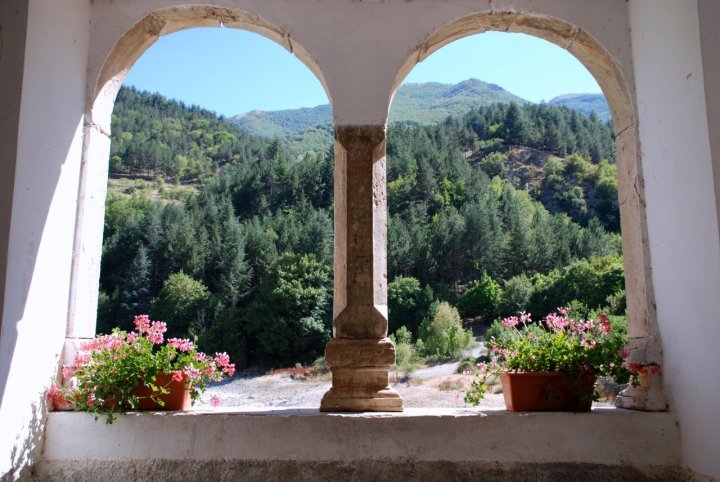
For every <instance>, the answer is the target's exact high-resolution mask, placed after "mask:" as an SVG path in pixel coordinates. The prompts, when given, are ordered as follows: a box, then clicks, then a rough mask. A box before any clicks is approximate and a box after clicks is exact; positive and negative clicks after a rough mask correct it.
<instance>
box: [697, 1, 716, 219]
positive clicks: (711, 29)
mask: <svg viewBox="0 0 720 482" xmlns="http://www.w3.org/2000/svg"><path fill="white" fill-rule="evenodd" d="M698 18H699V20H700V49H701V52H702V63H703V74H704V78H703V80H704V81H705V101H706V103H707V118H708V132H709V134H710V151H711V153H712V160H713V172H714V174H715V202H716V205H717V212H718V216H719V217H720V50H718V45H720V29H718V25H720V3H718V2H716V1H713V0H699V1H698Z"/></svg>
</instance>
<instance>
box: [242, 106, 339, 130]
mask: <svg viewBox="0 0 720 482" xmlns="http://www.w3.org/2000/svg"><path fill="white" fill-rule="evenodd" d="M231 120H232V121H233V122H235V123H236V124H238V125H239V126H240V127H242V128H243V129H245V130H246V131H247V132H249V133H250V134H253V135H256V136H261V137H287V136H289V135H291V134H297V133H298V132H302V131H304V130H307V129H308V128H310V127H315V126H319V125H323V124H330V123H331V122H332V109H331V108H330V104H323V105H319V106H317V107H303V108H302V109H287V110H275V111H262V110H253V111H250V112H248V113H246V114H240V115H236V116H234V117H232V118H231Z"/></svg>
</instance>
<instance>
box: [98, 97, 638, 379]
mask: <svg viewBox="0 0 720 482" xmlns="http://www.w3.org/2000/svg"><path fill="white" fill-rule="evenodd" d="M112 132H113V138H112V153H111V166H110V168H111V174H112V176H113V177H133V178H137V177H139V178H144V179H146V180H148V181H145V182H144V183H143V184H142V186H140V187H141V188H136V187H132V188H130V189H126V190H123V191H120V192H118V191H117V190H113V189H110V191H109V192H110V193H109V195H108V198H107V203H106V216H105V233H104V243H103V258H102V269H101V294H100V302H99V306H98V330H99V331H101V332H107V331H109V330H110V329H111V328H112V327H114V326H121V327H123V328H129V323H130V320H131V319H132V315H133V314H136V313H150V314H151V316H152V317H153V318H154V319H162V320H164V321H166V322H167V323H168V331H169V332H170V334H171V335H173V336H175V335H178V336H179V335H183V336H184V335H189V336H192V337H197V338H198V342H199V343H200V344H201V345H202V348H203V349H205V350H208V351H213V350H220V351H227V352H228V353H230V354H231V355H232V357H233V360H234V361H235V362H236V363H237V364H238V366H239V367H249V366H272V367H278V366H287V365H292V364H294V363H298V362H299V363H308V362H312V361H313V360H314V359H315V358H317V357H319V356H321V355H322V353H323V350H324V345H325V343H326V341H327V340H328V339H329V337H330V333H331V331H330V313H331V306H332V298H331V297H332V246H333V240H332V236H333V232H332V202H333V199H332V195H333V189H332V182H333V173H332V169H333V155H332V151H331V150H330V149H327V150H325V151H324V152H321V153H319V154H318V153H315V152H310V153H307V154H306V155H304V156H302V157H301V158H298V157H297V156H295V155H292V154H291V153H290V152H289V151H288V148H287V142H286V141H285V140H284V139H278V138H276V139H263V138H258V137H253V136H250V135H249V134H247V133H245V132H244V131H243V130H242V129H241V128H239V127H238V126H237V125H236V124H234V123H232V122H230V121H229V120H226V119H223V118H221V117H218V116H216V115H215V114H213V113H211V112H209V111H206V110H203V109H200V108H198V107H194V106H191V107H188V106H185V105H183V104H182V103H179V102H175V101H170V100H167V99H165V98H164V97H162V96H161V95H158V94H149V93H145V92H139V91H136V90H133V89H127V88H123V89H122V90H121V92H120V95H119V96H118V100H117V102H116V106H115V111H114V115H113V126H112ZM387 153H388V208H389V214H390V217H389V226H388V264H389V266H388V271H389V280H390V282H389V287H388V293H389V303H390V306H389V313H390V329H391V331H392V332H395V331H396V330H398V329H400V328H401V327H405V328H404V329H401V331H400V334H399V336H401V337H402V338H403V339H411V340H418V339H420V340H423V341H424V342H425V344H427V345H428V346H429V345H430V344H431V343H430V342H431V341H432V335H433V331H432V326H433V325H432V320H433V318H437V317H438V316H440V314H442V313H451V312H452V310H455V308H454V307H457V308H458V309H459V315H461V316H462V318H463V319H476V320H484V321H491V320H492V319H493V318H494V317H496V316H500V315H503V314H510V313H516V312H519V311H523V310H531V311H533V312H534V313H545V312H549V311H550V310H552V309H554V308H556V307H557V306H560V305H561V304H567V303H573V304H574V306H576V307H577V309H580V310H583V309H584V310H592V309H597V308H599V307H607V308H609V309H610V310H611V311H613V312H616V313H618V314H622V313H623V312H624V299H623V291H622V290H623V270H622V258H621V257H620V256H621V253H620V236H619V223H618V219H619V217H618V216H619V215H618V205H617V182H616V174H615V165H614V142H613V135H612V128H611V126H610V124H609V123H607V122H602V121H600V120H599V119H598V118H597V117H596V116H594V115H591V116H589V117H588V116H585V115H582V114H579V113H577V112H575V111H572V110H570V109H568V108H566V107H553V106H550V105H546V104H540V105H533V104H525V105H520V104H516V103H509V104H503V103H499V104H493V105H489V106H483V107H479V108H476V109H473V110H472V111H470V112H468V113H466V114H464V115H462V116H454V117H448V118H447V119H446V120H445V121H444V122H442V123H440V124H435V125H429V126H420V125H411V124H398V123H396V124H392V125H391V126H390V127H389V129H388V146H387ZM143 186H144V187H143ZM188 186H191V187H192V189H189V188H188ZM146 188H147V189H146ZM181 188H186V189H181ZM589 287H591V288H589ZM448 306H449V307H450V308H447V307H448ZM448 310H450V311H448ZM454 313H458V311H457V310H455V311H454ZM453 316H455V315H453Z"/></svg>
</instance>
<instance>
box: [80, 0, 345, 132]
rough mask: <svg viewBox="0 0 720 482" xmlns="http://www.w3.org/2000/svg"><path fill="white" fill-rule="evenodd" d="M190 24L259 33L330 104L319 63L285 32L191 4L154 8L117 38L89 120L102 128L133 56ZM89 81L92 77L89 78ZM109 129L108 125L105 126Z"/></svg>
mask: <svg viewBox="0 0 720 482" xmlns="http://www.w3.org/2000/svg"><path fill="white" fill-rule="evenodd" d="M193 27H230V28H237V29H241V30H247V31H250V32H254V33H257V34H259V35H262V36H264V37H266V38H268V39H270V40H272V41H274V42H276V43H278V44H280V45H281V46H283V47H284V48H285V49H287V50H288V51H289V52H290V53H292V54H294V55H295V56H296V57H297V58H298V59H299V60H300V61H301V62H302V63H303V64H305V66H306V67H307V68H308V69H310V71H311V72H312V73H313V74H315V77H317V79H318V80H319V81H320V84H322V86H323V89H325V93H326V94H327V96H328V99H329V100H330V104H331V105H332V97H331V96H330V91H329V89H328V87H327V84H326V82H325V78H324V76H323V74H322V72H321V70H320V66H319V65H318V64H317V62H315V60H314V59H313V58H312V57H311V56H310V54H309V53H308V51H307V50H305V48H304V47H303V46H302V45H300V44H299V43H298V42H297V41H296V40H295V39H293V38H292V37H291V36H290V34H289V33H288V32H286V31H285V30H283V29H281V28H280V27H277V26H275V25H273V24H271V23H269V22H267V21H265V20H263V19H262V18H260V17H259V16H256V15H253V14H251V13H248V12H245V11H242V10H239V9H233V8H224V7H213V6H206V5H191V6H179V7H168V8H164V9H160V10H155V11H153V12H151V13H149V14H148V15H146V16H145V17H144V18H142V19H141V20H140V21H138V22H137V23H136V24H135V25H133V26H132V27H131V28H130V29H129V30H128V31H127V32H125V34H124V35H123V36H122V37H120V38H119V39H118V40H117V42H116V43H115V45H114V46H113V47H112V49H111V51H110V53H109V55H108V56H107V58H106V59H105V62H104V63H103V65H102V67H101V69H100V73H99V75H98V78H97V81H96V82H95V83H94V84H93V85H90V89H91V92H90V93H89V100H88V102H89V106H91V107H90V113H91V115H92V122H93V123H95V124H96V125H99V126H102V127H103V128H105V125H106V122H105V121H106V120H107V122H109V117H110V114H111V112H112V107H113V104H114V102H115V97H116V95H117V92H118V91H119V90H120V86H121V85H122V83H123V81H124V80H125V76H126V75H127V73H128V71H129V70H130V68H131V67H132V66H133V65H134V64H135V62H136V61H137V59H139V58H140V56H141V55H142V54H143V53H144V52H145V51H146V50H147V49H148V48H149V47H150V46H151V45H152V44H153V43H155V41H156V40H157V39H158V38H160V37H161V36H163V35H168V34H171V33H173V32H177V31H180V30H185V29H189V28H193ZM91 80H93V79H91ZM105 130H107V131H108V132H109V125H107V128H106V129H105Z"/></svg>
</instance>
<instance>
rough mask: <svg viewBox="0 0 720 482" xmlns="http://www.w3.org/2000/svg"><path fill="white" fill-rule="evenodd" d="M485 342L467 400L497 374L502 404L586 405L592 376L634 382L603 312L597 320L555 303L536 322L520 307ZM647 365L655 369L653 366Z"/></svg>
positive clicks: (517, 407)
mask: <svg viewBox="0 0 720 482" xmlns="http://www.w3.org/2000/svg"><path fill="white" fill-rule="evenodd" d="M485 344H486V346H487V348H488V350H489V352H490V354H491V360H490V363H481V364H479V365H478V373H477V374H476V376H475V378H474V380H473V381H472V383H471V386H470V390H469V391H468V392H467V393H466V395H465V401H466V402H467V403H469V404H471V405H478V404H479V402H480V400H481V399H482V398H484V394H485V392H486V391H487V390H488V389H489V386H490V384H491V383H492V382H493V381H495V380H497V378H498V377H499V378H500V380H501V383H502V389H503V397H504V398H505V405H506V407H507V409H508V410H511V411H529V410H574V411H586V410H590V406H591V404H592V401H593V400H594V399H595V394H594V383H595V379H596V377H599V376H605V377H612V378H614V379H615V381H616V382H617V383H628V382H631V383H636V382H637V376H638V373H639V371H638V370H631V369H628V368H626V367H625V366H623V359H624V358H625V357H626V356H627V354H626V352H625V351H624V349H623V345H624V344H625V337H624V336H623V335H622V334H620V333H618V332H617V331H613V329H612V324H611V322H610V320H609V319H608V317H607V316H605V314H603V313H600V314H599V315H598V321H597V322H595V321H594V320H576V319H573V318H572V317H570V309H569V308H559V309H558V310H557V312H556V313H551V314H549V315H547V316H546V317H545V318H544V319H543V321H542V322H541V323H534V322H533V321H532V318H531V315H530V314H529V313H522V314H521V315H520V316H511V317H508V318H505V319H504V320H502V327H501V329H500V332H499V333H498V334H497V336H492V337H490V338H489V339H488V340H487V341H486V342H485ZM630 368H632V367H630ZM646 371H647V369H646ZM652 371H653V372H654V373H653V374H657V373H659V367H653V369H652Z"/></svg>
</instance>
